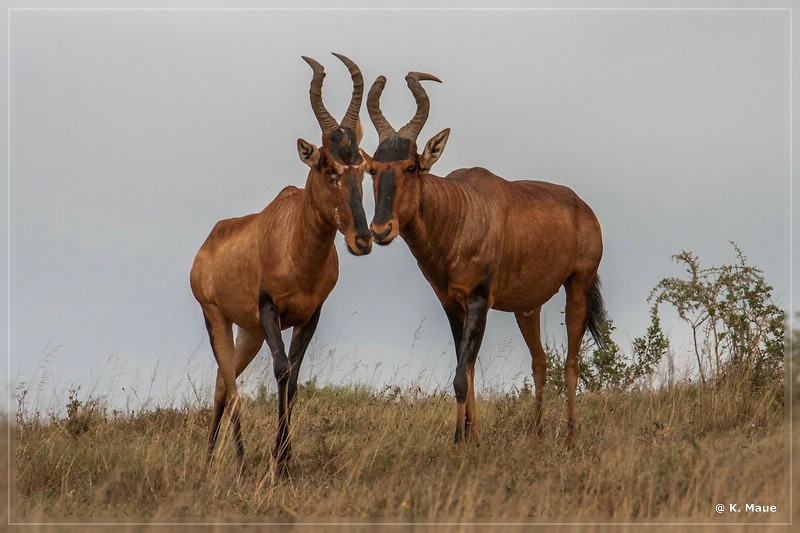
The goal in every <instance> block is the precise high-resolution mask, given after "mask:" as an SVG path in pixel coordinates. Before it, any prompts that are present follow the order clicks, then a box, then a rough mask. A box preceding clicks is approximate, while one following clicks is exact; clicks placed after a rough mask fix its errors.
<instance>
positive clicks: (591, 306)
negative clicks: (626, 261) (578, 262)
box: [586, 274, 608, 350]
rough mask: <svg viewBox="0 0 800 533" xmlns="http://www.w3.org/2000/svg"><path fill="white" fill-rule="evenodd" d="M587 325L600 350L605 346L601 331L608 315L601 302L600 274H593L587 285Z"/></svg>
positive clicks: (604, 328) (606, 323)
mask: <svg viewBox="0 0 800 533" xmlns="http://www.w3.org/2000/svg"><path fill="white" fill-rule="evenodd" d="M586 311H587V312H586V316H587V327H588V328H589V333H591V334H592V338H593V339H594V342H595V344H597V347H598V348H600V349H601V350H602V349H604V348H605V343H604V342H603V333H604V332H605V330H606V327H607V325H608V317H607V316H606V307H605V304H604V303H603V295H602V294H600V276H598V275H597V274H595V276H594V280H592V283H591V285H589V294H588V301H587V309H586Z"/></svg>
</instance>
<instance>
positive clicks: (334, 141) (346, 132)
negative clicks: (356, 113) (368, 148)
mask: <svg viewBox="0 0 800 533" xmlns="http://www.w3.org/2000/svg"><path fill="white" fill-rule="evenodd" d="M331 152H332V153H333V155H334V156H335V157H336V158H337V159H339V160H340V161H341V162H342V163H344V164H345V165H353V164H355V163H357V162H358V159H359V153H358V143H357V142H356V132H355V131H353V130H351V129H349V128H347V129H342V128H339V129H336V130H333V131H332V132H331Z"/></svg>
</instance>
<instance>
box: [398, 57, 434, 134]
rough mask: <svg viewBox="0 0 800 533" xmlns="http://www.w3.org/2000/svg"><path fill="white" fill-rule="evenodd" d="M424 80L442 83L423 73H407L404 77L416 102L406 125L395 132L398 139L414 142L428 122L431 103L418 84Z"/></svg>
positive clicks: (431, 75)
mask: <svg viewBox="0 0 800 533" xmlns="http://www.w3.org/2000/svg"><path fill="white" fill-rule="evenodd" d="M426 80H427V81H435V82H438V83H442V80H440V79H439V78H437V77H436V76H434V75H433V74H426V73H425V72H409V73H408V74H407V75H406V83H407V84H408V88H409V89H411V94H413V95H414V99H415V100H416V101H417V112H416V114H415V115H414V117H413V118H412V119H411V120H410V121H409V122H408V124H406V125H405V126H403V127H402V128H400V131H398V132H397V135H398V136H400V137H404V138H406V139H411V140H412V141H416V140H417V136H419V132H420V131H422V127H423V126H424V125H425V121H426V120H428V112H429V111H430V108H431V101H430V100H429V99H428V93H426V92H425V89H423V88H422V84H420V81H426Z"/></svg>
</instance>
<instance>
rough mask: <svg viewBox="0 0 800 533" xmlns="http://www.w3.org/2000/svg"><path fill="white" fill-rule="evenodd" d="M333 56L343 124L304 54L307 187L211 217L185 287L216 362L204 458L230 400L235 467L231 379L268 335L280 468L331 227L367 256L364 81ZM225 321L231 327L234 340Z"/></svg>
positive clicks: (330, 279) (300, 145) (235, 403)
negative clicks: (343, 84)
mask: <svg viewBox="0 0 800 533" xmlns="http://www.w3.org/2000/svg"><path fill="white" fill-rule="evenodd" d="M337 57H339V59H341V60H342V61H343V62H344V63H345V65H346V66H347V67H348V70H349V71H350V74H351V78H352V80H353V96H352V98H351V102H350V106H349V108H348V111H347V113H346V115H345V118H344V119H343V121H342V125H341V126H340V125H339V124H338V123H337V122H336V121H335V120H334V119H333V117H331V116H330V114H329V113H328V112H327V110H326V109H325V108H324V105H323V103H322V98H321V90H322V79H323V78H324V76H325V74H324V70H323V67H322V65H320V64H319V63H317V62H316V61H314V60H313V59H311V58H306V57H304V58H303V59H305V60H306V62H307V63H308V64H309V65H310V66H311V67H312V69H313V71H314V78H313V80H312V82H311V90H310V95H311V103H312V109H313V110H314V112H315V115H316V116H317V119H318V122H319V123H320V126H321V127H322V131H323V135H322V146H321V147H320V148H319V149H317V147H316V146H314V145H313V144H311V143H308V142H307V141H304V140H303V139H298V141H297V150H298V154H299V156H300V159H301V160H302V161H303V162H304V163H306V164H307V165H308V166H309V168H310V169H311V170H310V172H309V173H308V178H307V180H306V186H305V188H304V189H298V188H296V187H291V186H290V187H286V188H284V189H283V190H282V191H281V192H280V193H279V194H278V195H277V196H276V197H275V199H274V200H273V201H272V202H271V203H270V204H269V205H268V206H267V207H265V208H264V210H263V211H261V212H260V213H256V214H252V215H247V216H244V217H240V218H232V219H228V220H222V221H220V222H218V223H217V224H216V226H214V229H213V230H212V231H211V234H210V235H209V236H208V238H207V239H206V241H205V242H204V243H203V245H202V246H201V247H200V250H199V251H198V252H197V255H196V257H195V260H194V264H193V265H192V271H191V275H190V282H191V286H192V292H193V293H194V296H195V298H196V299H197V301H198V302H199V303H200V307H201V308H202V310H203V317H204V318H205V322H206V327H207V329H208V336H209V340H210V342H211V347H212V350H213V352H214V357H215V359H216V360H217V365H218V370H217V381H216V386H215V390H214V409H213V412H212V419H211V431H210V433H209V438H208V447H207V462H210V461H211V459H212V455H213V451H214V446H215V443H216V439H217V434H218V431H219V425H220V420H221V418H222V415H223V413H224V412H225V410H226V406H228V407H230V416H231V421H232V425H233V434H234V441H235V444H236V452H237V458H238V460H239V466H240V468H241V467H243V465H244V444H243V442H242V434H241V433H242V432H241V422H240V417H239V396H238V392H237V388H236V378H237V377H238V376H239V375H240V374H241V373H242V372H243V371H244V369H245V368H247V366H248V365H249V364H250V362H251V361H252V360H253V358H254V357H255V355H256V353H258V351H259V349H260V348H261V346H262V344H263V343H264V341H266V343H267V345H268V346H269V348H270V351H271V354H272V361H273V370H274V373H275V378H276V380H277V383H278V432H277V436H276V439H275V446H274V447H273V450H272V453H273V458H274V460H275V463H274V464H275V465H277V466H279V467H280V468H281V469H282V468H285V465H286V462H287V461H288V459H289V457H290V456H291V448H290V439H289V423H290V420H291V412H292V405H293V401H294V397H295V393H296V390H297V377H298V374H299V369H300V365H301V364H302V362H303V356H304V355H305V351H306V348H307V347H308V343H309V342H310V340H311V337H312V336H313V334H314V331H315V330H316V327H317V322H318V320H319V316H320V310H321V308H322V304H323V302H324V301H325V299H326V298H327V297H328V294H330V292H331V290H333V287H334V285H336V280H337V279H338V277H339V259H338V256H337V254H336V248H335V247H334V238H335V236H336V230H337V229H338V230H339V231H340V232H341V233H342V234H343V235H344V236H345V242H346V243H347V247H348V249H349V250H350V252H351V253H353V254H355V255H364V254H367V253H369V251H370V249H371V246H372V242H371V235H370V233H369V230H368V229H367V224H366V217H365V215H364V208H363V206H362V204H361V197H362V187H361V180H362V176H363V173H364V165H365V162H364V159H363V158H362V156H361V154H360V151H359V149H358V143H359V142H360V141H361V132H362V129H361V125H360V121H359V120H358V110H359V108H360V106H361V96H362V93H363V81H362V76H361V72H360V71H359V69H358V67H357V66H356V65H355V63H353V62H352V61H350V60H349V59H347V58H346V57H344V56H341V55H337ZM233 324H236V325H237V326H238V334H237V338H236V342H235V343H234V340H233ZM287 328H294V329H293V331H292V342H291V344H290V346H289V351H288V354H287V352H286V349H285V347H284V343H283V339H282V337H281V330H285V329H287ZM275 471H276V470H275V469H274V470H273V473H274V472H275Z"/></svg>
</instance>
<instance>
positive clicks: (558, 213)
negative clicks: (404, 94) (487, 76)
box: [367, 72, 606, 447]
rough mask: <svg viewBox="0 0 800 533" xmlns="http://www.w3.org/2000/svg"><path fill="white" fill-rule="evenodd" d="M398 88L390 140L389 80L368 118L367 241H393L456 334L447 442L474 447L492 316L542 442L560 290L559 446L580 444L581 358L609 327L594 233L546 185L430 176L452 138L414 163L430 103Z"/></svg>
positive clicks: (576, 202)
mask: <svg viewBox="0 0 800 533" xmlns="http://www.w3.org/2000/svg"><path fill="white" fill-rule="evenodd" d="M405 79H406V83H407V85H408V88H409V89H410V90H411V93H412V94H413V96H414V98H415V100H416V104H417V110H416V113H415V115H414V116H413V118H412V119H411V120H410V121H409V122H408V124H406V125H405V126H403V127H402V128H401V129H400V130H399V131H395V130H394V128H392V126H391V125H390V124H389V122H388V121H387V120H386V118H384V116H383V113H382V111H381V109H380V96H381V94H382V92H383V88H384V86H385V84H386V78H385V77H384V76H380V77H378V78H377V79H376V80H375V83H373V85H372V87H371V88H370V91H369V94H368V95H367V110H368V112H369V116H370V119H371V120H372V123H373V125H374V126H375V129H376V130H377V132H378V137H379V144H378V147H377V149H376V150H375V153H374V154H373V156H372V157H371V158H370V157H367V169H368V170H367V171H368V172H369V173H370V174H371V175H372V179H373V191H374V195H375V215H374V218H373V219H372V222H371V223H370V230H371V231H372V236H373V240H374V241H375V242H376V243H377V244H379V245H382V246H385V245H388V244H389V243H390V242H392V240H393V239H394V238H395V237H397V236H398V235H400V236H401V237H402V238H403V240H404V241H405V242H406V244H407V245H408V247H409V249H410V250H411V253H412V254H413V255H414V257H415V258H416V260H417V264H418V265H419V268H420V270H421V271H422V273H423V275H424V276H425V278H426V280H427V281H428V283H430V285H431V287H432V288H433V291H434V292H435V293H436V296H437V298H438V299H439V302H440V303H441V305H442V307H443V308H444V312H445V314H446V315H447V320H448V322H449V324H450V329H451V332H452V335H453V340H454V344H455V352H456V361H457V365H456V373H455V378H454V380H453V389H454V391H455V396H456V429H455V436H454V440H455V442H467V441H474V442H476V443H478V442H479V435H478V431H477V426H476V413H475V389H474V377H475V361H476V358H477V356H478V351H479V349H480V345H481V341H482V339H483V333H484V330H485V328H486V315H487V313H488V311H489V309H497V310H499V311H507V312H511V313H514V316H515V317H516V321H517V324H518V326H519V329H520V331H521V332H522V336H523V338H524V340H525V343H526V345H527V347H528V349H529V350H530V353H531V358H532V365H531V367H532V370H533V376H534V384H535V409H534V416H535V426H534V427H535V432H536V435H538V436H541V434H542V404H543V400H544V386H545V382H546V380H547V366H546V355H545V352H544V349H543V348H542V343H541V338H540V314H541V308H542V305H543V304H544V303H545V302H547V301H548V300H550V298H551V297H552V296H553V295H555V294H556V293H557V292H558V291H559V290H560V288H561V287H562V286H563V287H564V288H565V290H566V294H567V303H566V326H567V336H568V339H567V341H568V346H567V359H566V363H565V375H566V385H567V405H568V420H567V434H566V444H567V445H568V446H570V447H571V446H573V445H574V444H575V442H576V438H577V437H576V429H575V388H576V385H577V381H578V351H579V347H580V344H581V340H582V338H583V335H584V333H585V331H586V328H587V326H588V328H589V331H590V332H591V334H592V336H593V337H594V339H595V341H596V342H597V343H598V344H601V338H600V333H601V330H602V328H603V326H604V324H605V321H606V318H605V317H606V315H605V309H604V304H603V299H602V296H601V293H600V281H599V278H598V275H597V269H598V266H599V265H600V259H601V256H602V253H603V240H602V235H601V231H600V224H599V222H598V221H597V218H596V217H595V215H594V213H593V212H592V210H591V209H590V208H589V206H588V205H587V204H586V203H585V202H584V201H583V200H581V199H580V198H579V197H578V195H576V194H575V193H574V192H573V191H572V190H571V189H569V188H567V187H565V186H562V185H557V184H553V183H547V182H544V181H507V180H505V179H503V178H501V177H499V176H496V175H495V174H493V173H491V172H490V171H488V170H486V169H485V168H479V167H476V168H462V169H459V170H455V171H453V172H451V173H450V174H448V175H447V176H446V177H445V178H441V177H438V176H435V175H433V174H431V173H430V169H431V167H432V166H433V164H434V163H435V162H436V161H437V160H438V159H439V157H440V156H441V155H442V151H443V150H444V147H445V145H446V143H447V139H448V137H449V135H450V129H449V128H447V129H444V130H442V131H441V132H439V133H437V134H436V135H434V136H433V137H432V138H431V139H430V140H429V141H428V142H427V143H426V144H425V148H424V149H423V151H422V153H421V154H418V153H417V145H416V140H417V137H418V136H419V133H420V131H421V129H422V127H423V125H424V124H425V122H426V120H427V118H428V112H429V109H430V101H429V98H428V95H427V93H426V92H425V90H424V89H423V88H422V85H421V83H420V81H422V80H429V81H436V82H440V83H441V80H439V79H438V78H436V77H435V76H432V75H430V74H425V73H421V72H409V74H408V75H407V76H406V78H405Z"/></svg>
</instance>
